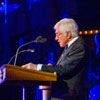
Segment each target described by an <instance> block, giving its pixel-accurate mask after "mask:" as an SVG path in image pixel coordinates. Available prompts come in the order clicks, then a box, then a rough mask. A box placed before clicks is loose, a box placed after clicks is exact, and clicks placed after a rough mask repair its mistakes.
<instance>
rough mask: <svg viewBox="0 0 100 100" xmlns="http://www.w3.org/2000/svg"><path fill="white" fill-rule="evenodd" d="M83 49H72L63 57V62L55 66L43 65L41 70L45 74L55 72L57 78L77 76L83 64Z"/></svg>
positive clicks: (82, 47) (79, 47)
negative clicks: (45, 72)
mask: <svg viewBox="0 0 100 100" xmlns="http://www.w3.org/2000/svg"><path fill="white" fill-rule="evenodd" d="M84 57H85V49H84V46H83V45H82V46H76V47H73V48H72V49H71V50H70V51H69V53H68V54H67V55H66V52H65V56H64V59H63V61H61V63H60V64H58V65H56V66H47V65H43V67H42V70H43V71H47V72H57V75H59V76H66V75H67V76H70V75H73V74H77V73H78V72H79V71H80V70H81V69H82V68H83V67H84V65H83V64H85V61H84Z"/></svg>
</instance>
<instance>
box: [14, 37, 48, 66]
mask: <svg viewBox="0 0 100 100" xmlns="http://www.w3.org/2000/svg"><path fill="white" fill-rule="evenodd" d="M46 41H47V40H46V38H42V36H38V37H37V38H36V39H35V40H33V41H30V42H27V43H25V44H23V45H21V46H20V47H19V48H18V49H17V51H16V54H15V60H14V66H15V65H16V60H17V55H18V52H19V49H20V48H22V47H24V46H26V45H28V44H31V43H34V42H36V43H37V42H40V43H45V42H46Z"/></svg>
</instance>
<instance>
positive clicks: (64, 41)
mask: <svg viewBox="0 0 100 100" xmlns="http://www.w3.org/2000/svg"><path fill="white" fill-rule="evenodd" d="M55 34H56V37H55V40H57V41H58V43H59V45H60V47H65V46H66V45H67V44H68V40H69V38H68V36H67V35H65V34H63V33H61V32H60V30H59V29H58V28H57V29H56V30H55Z"/></svg>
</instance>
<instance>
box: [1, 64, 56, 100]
mask: <svg viewBox="0 0 100 100" xmlns="http://www.w3.org/2000/svg"><path fill="white" fill-rule="evenodd" d="M56 80H57V75H56V73H50V72H44V71H37V70H32V69H26V68H21V67H20V66H14V65H10V64H4V65H2V66H1V68H0V84H2V85H17V86H27V85H28V86H30V85H31V86H32V85H33V86H39V87H40V89H43V92H44V90H47V91H46V92H45V95H43V97H44V99H43V100H49V99H48V98H50V93H49V92H48V89H50V85H51V83H52V82H55V81H56Z"/></svg>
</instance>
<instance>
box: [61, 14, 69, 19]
mask: <svg viewBox="0 0 100 100" xmlns="http://www.w3.org/2000/svg"><path fill="white" fill-rule="evenodd" d="M62 18H70V15H69V14H63V16H62Z"/></svg>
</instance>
